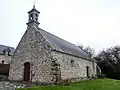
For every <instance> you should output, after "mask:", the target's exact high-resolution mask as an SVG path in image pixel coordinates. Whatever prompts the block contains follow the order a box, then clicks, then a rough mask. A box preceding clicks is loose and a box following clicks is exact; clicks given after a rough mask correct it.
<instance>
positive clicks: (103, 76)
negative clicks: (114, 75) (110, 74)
mask: <svg viewBox="0 0 120 90" xmlns="http://www.w3.org/2000/svg"><path fill="white" fill-rule="evenodd" d="M97 77H98V78H105V77H106V75H105V74H98V75H97Z"/></svg>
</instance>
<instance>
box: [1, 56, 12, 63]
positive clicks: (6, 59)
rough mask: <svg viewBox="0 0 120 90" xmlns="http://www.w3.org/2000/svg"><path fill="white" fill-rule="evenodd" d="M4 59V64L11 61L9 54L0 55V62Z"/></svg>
mask: <svg viewBox="0 0 120 90" xmlns="http://www.w3.org/2000/svg"><path fill="white" fill-rule="evenodd" d="M3 60H4V64H10V63H11V56H7V55H0V64H1V63H2V61H3Z"/></svg>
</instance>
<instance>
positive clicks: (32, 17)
mask: <svg viewBox="0 0 120 90" xmlns="http://www.w3.org/2000/svg"><path fill="white" fill-rule="evenodd" d="M39 13H40V12H39V11H37V10H36V8H35V5H34V6H33V8H32V10H31V11H29V12H28V14H29V18H28V23H27V25H28V27H29V26H31V25H35V26H38V25H39V24H40V23H39V22H38V17H39Z"/></svg>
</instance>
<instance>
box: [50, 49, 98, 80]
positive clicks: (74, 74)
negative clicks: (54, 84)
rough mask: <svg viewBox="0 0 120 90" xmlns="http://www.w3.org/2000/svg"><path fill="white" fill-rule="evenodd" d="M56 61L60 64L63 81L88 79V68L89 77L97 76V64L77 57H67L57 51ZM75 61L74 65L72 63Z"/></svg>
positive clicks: (54, 53) (54, 55)
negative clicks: (87, 68)
mask: <svg viewBox="0 0 120 90" xmlns="http://www.w3.org/2000/svg"><path fill="white" fill-rule="evenodd" d="M52 55H53V57H54V59H56V60H57V62H58V63H59V64H60V69H61V78H62V79H76V80H80V79H83V78H87V70H86V66H88V67H89V76H90V77H92V75H96V63H95V62H94V63H93V62H92V61H88V60H85V59H82V58H78V57H75V56H71V55H67V54H64V53H60V52H57V51H53V52H52ZM71 60H73V63H71Z"/></svg>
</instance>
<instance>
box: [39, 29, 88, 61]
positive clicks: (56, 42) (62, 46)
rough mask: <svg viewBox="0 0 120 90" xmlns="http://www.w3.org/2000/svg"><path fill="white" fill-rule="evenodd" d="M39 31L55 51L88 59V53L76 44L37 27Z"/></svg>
mask: <svg viewBox="0 0 120 90" xmlns="http://www.w3.org/2000/svg"><path fill="white" fill-rule="evenodd" d="M39 31H40V33H41V34H42V35H43V37H44V38H45V39H46V40H47V41H48V42H49V43H50V44H51V45H52V46H54V48H55V50H56V51H59V52H63V53H66V54H70V55H74V56H77V57H81V58H84V59H88V60H90V57H89V56H88V54H87V53H86V52H85V51H83V50H82V49H81V48H80V47H78V46H76V45H75V44H72V43H70V42H67V41H65V40H63V39H61V38H59V37H57V36H55V35H53V34H51V33H49V32H46V31H45V30H43V29H41V28H39Z"/></svg>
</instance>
